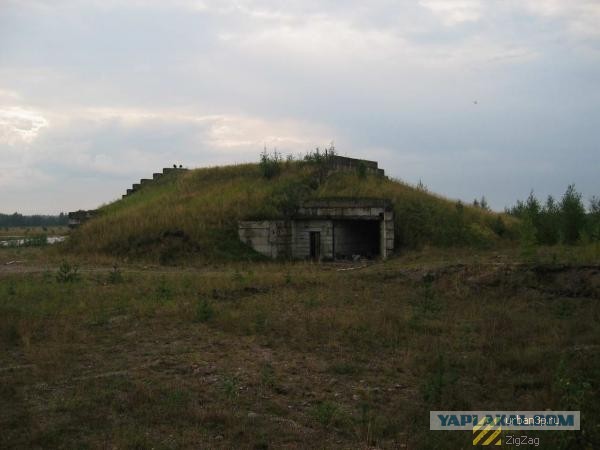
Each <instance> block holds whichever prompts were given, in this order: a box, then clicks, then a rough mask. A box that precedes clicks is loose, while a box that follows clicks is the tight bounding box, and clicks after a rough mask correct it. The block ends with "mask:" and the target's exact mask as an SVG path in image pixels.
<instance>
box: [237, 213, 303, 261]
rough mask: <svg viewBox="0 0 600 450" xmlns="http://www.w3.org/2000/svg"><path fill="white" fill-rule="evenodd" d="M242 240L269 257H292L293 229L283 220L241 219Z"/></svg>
mask: <svg viewBox="0 0 600 450" xmlns="http://www.w3.org/2000/svg"><path fill="white" fill-rule="evenodd" d="M238 235H239V237H240V240H241V241H242V242H244V243H246V244H248V245H250V246H251V247H252V248H253V249H254V250H256V251H257V252H259V253H262V254H263V255H265V256H268V257H269V258H288V257H290V247H291V240H292V230H291V226H290V223H289V222H285V221H283V220H263V221H241V222H240V223H239V226H238Z"/></svg>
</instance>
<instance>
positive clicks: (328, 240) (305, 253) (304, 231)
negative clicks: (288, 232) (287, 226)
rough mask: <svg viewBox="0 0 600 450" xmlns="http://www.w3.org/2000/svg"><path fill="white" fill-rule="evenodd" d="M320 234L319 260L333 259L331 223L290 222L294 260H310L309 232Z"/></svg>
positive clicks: (324, 221) (315, 221)
mask: <svg viewBox="0 0 600 450" xmlns="http://www.w3.org/2000/svg"><path fill="white" fill-rule="evenodd" d="M311 231H319V232H320V233H321V259H333V221H331V220H294V221H293V222H292V235H293V247H292V257H293V258H294V259H308V258H310V232H311Z"/></svg>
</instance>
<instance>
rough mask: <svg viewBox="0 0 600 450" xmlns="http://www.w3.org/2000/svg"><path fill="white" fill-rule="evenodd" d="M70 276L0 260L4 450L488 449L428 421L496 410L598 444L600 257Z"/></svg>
mask: <svg viewBox="0 0 600 450" xmlns="http://www.w3.org/2000/svg"><path fill="white" fill-rule="evenodd" d="M132 201H133V200H132ZM63 257H64V254H62V253H61V252H60V251H58V250H56V249H54V248H40V249H35V248H27V249H2V250H0V348H1V351H0V403H1V404H2V406H3V407H2V408H1V410H0V447H2V448H132V449H133V448H136V449H138V448H139V449H141V448H156V449H163V448H164V449H175V448H250V449H266V448H408V449H444V448H448V449H457V448H472V443H471V439H472V436H471V433H470V432H432V431H429V430H428V420H429V419H428V418H429V411H430V410H494V409H498V410H502V409H505V410H543V409H555V410H581V413H582V431H581V432H539V433H538V434H537V435H536V436H538V437H540V439H541V444H540V448H552V449H561V448H563V449H580V448H597V446H598V445H599V443H600V402H598V398H600V382H599V380H600V304H599V302H598V300H599V298H600V266H599V259H598V249H597V248H576V247H569V248H562V249H561V248H552V249H542V250H540V251H539V255H538V256H537V258H536V259H535V260H533V261H531V262H523V260H521V258H520V256H519V251H518V250H517V249H515V250H502V251H491V250H427V249H424V250H423V251H420V252H407V253H404V254H402V255H400V256H398V257H396V258H393V259H391V260H389V261H386V262H378V263H373V264H370V265H369V266H368V267H363V268H357V269H354V270H340V269H348V268H349V266H346V265H338V264H333V263H331V264H310V263H294V264H291V263H249V262H246V263H243V262H237V263H234V262H230V263H224V264H212V265H206V264H201V265H198V266H197V267H194V266H193V265H187V266H185V267H178V268H176V267H164V266H148V265H146V266H145V265H142V264H141V263H138V264H135V265H134V264H125V263H120V267H117V268H114V267H111V265H110V264H109V261H108V259H106V260H103V261H100V263H98V262H96V263H92V261H90V260H83V259H73V258H72V257H71V259H70V262H69V263H68V264H62V266H61V264H60V261H61V258H63ZM14 260H20V261H21V262H20V263H16V264H10V265H6V262H8V261H14Z"/></svg>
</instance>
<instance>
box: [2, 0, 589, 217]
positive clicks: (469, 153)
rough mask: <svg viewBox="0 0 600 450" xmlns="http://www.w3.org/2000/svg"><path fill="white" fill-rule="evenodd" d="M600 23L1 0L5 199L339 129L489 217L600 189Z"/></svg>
mask: <svg viewBox="0 0 600 450" xmlns="http://www.w3.org/2000/svg"><path fill="white" fill-rule="evenodd" d="M598 19H600V8H598V6H597V5H596V4H595V2H592V1H589V0H579V1H573V2H568V3H565V2H562V1H559V0H539V1H538V0H536V1H533V0H532V1H520V2H517V1H516V0H515V1H512V0H511V1H503V2H484V1H480V0H444V1H443V2H441V1H437V0H422V1H421V2H412V1H410V2H409V1H400V2H397V1H395V2H391V1H385V0H381V1H374V2H369V3H368V4H365V3H364V2H337V1H325V2H323V1H318V2H317V1H316V0H315V1H313V0H305V1H292V2H286V3H285V6H282V4H281V3H280V2H273V1H242V0H238V1H208V0H204V1H200V0H190V1H176V2H161V1H158V0H145V1H142V0H136V1H132V2H127V5H126V6H123V3H122V2H117V1H112V0H110V1H109V0H103V1H86V2H78V1H59V2H55V1H53V2H45V1H32V0H24V1H23V0H22V1H19V2H17V1H8V2H5V4H3V8H2V9H1V10H0V210H2V211H3V212H6V211H12V210H16V209H18V210H23V211H29V212H33V211H41V212H55V211H59V210H63V209H70V208H76V207H79V206H81V207H94V206H96V205H97V204H99V203H102V202H105V201H110V200H112V199H114V198H117V197H118V195H119V194H120V193H121V192H122V191H123V190H124V189H125V188H126V187H127V185H129V184H130V183H131V182H133V181H135V180H136V179H137V178H140V177H144V176H148V175H149V174H150V173H151V172H152V171H155V170H158V169H160V167H161V166H162V165H165V164H172V163H175V162H177V163H179V162H181V163H184V164H187V165H191V166H195V165H198V166H201V165H210V164H217V163H228V162H240V161H249V160H254V159H256V157H257V155H258V153H259V152H260V150H261V149H262V146H263V145H264V144H267V145H268V146H270V147H275V146H276V147H277V148H278V149H280V150H282V151H284V152H293V153H296V152H300V151H306V150H308V149H310V148H311V147H313V146H316V145H321V146H322V145H325V144H327V143H328V142H329V141H331V140H333V141H335V143H336V145H337V148H338V150H339V151H340V152H342V153H346V154H348V155H353V156H363V157H371V158H378V159H379V160H380V161H381V162H382V163H383V165H384V166H385V167H386V169H387V171H388V173H390V174H392V175H394V176H398V177H401V178H403V179H406V180H408V181H411V182H417V181H418V180H419V179H422V180H423V181H424V182H425V183H426V184H428V185H429V186H430V188H432V189H434V190H436V191H438V192H440V193H443V194H446V195H449V196H451V197H456V198H462V199H464V200H467V201H469V200H470V199H472V198H474V197H476V196H480V195H481V194H485V195H486V196H487V197H488V198H489V199H490V200H491V202H492V205H493V206H495V207H496V208H502V207H503V206H504V205H506V204H508V203H511V202H513V201H514V200H515V199H516V198H517V197H524V196H526V195H527V193H528V192H529V189H531V188H535V189H536V191H538V192H540V193H542V194H545V193H552V194H554V195H558V194H560V193H561V192H562V191H563V190H564V188H565V187H566V184H567V183H571V182H575V183H577V185H578V187H579V188H580V189H582V190H583V191H584V193H585V194H586V195H592V194H598V193H599V192H598V191H599V189H598V183H597V181H596V178H597V171H598V168H599V163H600V152H599V151H598V148H597V142H598V137H599V136H598V134H599V131H598V130H600V123H599V122H600V119H599V118H600V114H599V112H600V111H598V110H599V105H600V98H599V96H600V92H599V91H598V90H597V88H596V84H597V82H596V80H597V79H598V78H600V64H599V62H600V52H599V51H598V50H599V48H600V47H599V44H600V34H599V33H598V32H597V27H596V26H595V25H594V23H597V20H598ZM474 100H477V104H474V103H473V102H474ZM67 186H68V188H67Z"/></svg>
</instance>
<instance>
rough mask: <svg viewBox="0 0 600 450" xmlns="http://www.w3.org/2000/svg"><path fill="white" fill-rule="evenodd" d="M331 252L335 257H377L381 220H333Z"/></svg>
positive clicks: (379, 249) (379, 246)
mask: <svg viewBox="0 0 600 450" xmlns="http://www.w3.org/2000/svg"><path fill="white" fill-rule="evenodd" d="M333 254H334V257H335V259H350V258H352V257H353V256H354V255H360V256H362V257H366V258H370V259H373V258H377V257H379V256H380V254H381V221H379V220H334V221H333Z"/></svg>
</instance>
